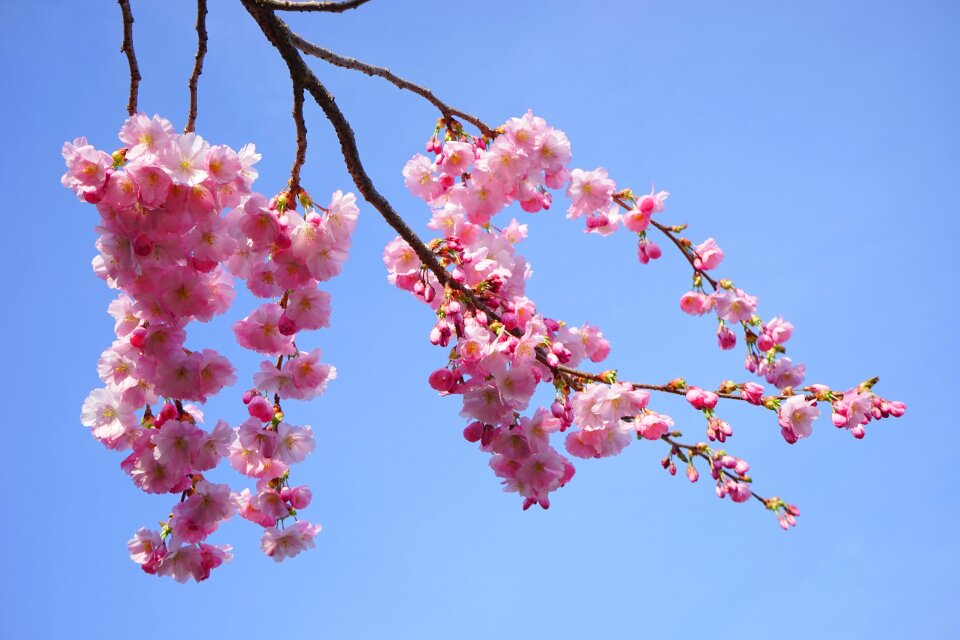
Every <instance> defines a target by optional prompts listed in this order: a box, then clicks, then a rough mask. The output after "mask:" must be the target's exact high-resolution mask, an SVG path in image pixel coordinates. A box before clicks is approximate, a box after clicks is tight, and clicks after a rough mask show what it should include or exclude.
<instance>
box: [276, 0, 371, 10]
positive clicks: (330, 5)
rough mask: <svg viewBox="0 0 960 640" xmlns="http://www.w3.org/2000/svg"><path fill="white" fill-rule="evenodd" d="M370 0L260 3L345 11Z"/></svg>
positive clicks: (279, 0) (294, 7) (290, 8)
mask: <svg viewBox="0 0 960 640" xmlns="http://www.w3.org/2000/svg"><path fill="white" fill-rule="evenodd" d="M368 2H370V0H344V1H343V2H291V1H290V0H259V4H260V5H261V6H263V7H266V8H268V9H274V10H276V11H323V12H325V13H343V12H344V11H348V10H350V9H356V8H357V7H359V6H361V5H365V4H367V3H368Z"/></svg>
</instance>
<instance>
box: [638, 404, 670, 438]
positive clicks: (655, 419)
mask: <svg viewBox="0 0 960 640" xmlns="http://www.w3.org/2000/svg"><path fill="white" fill-rule="evenodd" d="M672 426H673V419H672V418H671V417H670V416H668V415H665V414H662V413H657V412H655V411H647V412H645V413H644V414H643V415H642V416H640V418H639V420H636V422H635V427H636V430H637V433H639V434H640V435H641V436H642V437H644V438H646V439H647V440H659V439H660V438H662V437H663V436H665V435H667V433H669V432H670V428H671V427H672Z"/></svg>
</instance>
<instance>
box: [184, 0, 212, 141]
mask: <svg viewBox="0 0 960 640" xmlns="http://www.w3.org/2000/svg"><path fill="white" fill-rule="evenodd" d="M206 55H207V0H197V55H196V56H194V59H193V73H192V74H191V75H190V82H189V87H190V112H189V113H188V114H187V126H186V127H184V128H183V132H184V133H190V132H191V131H193V128H194V125H195V124H196V122H197V83H198V82H199V81H200V74H201V73H203V58H204V56H206Z"/></svg>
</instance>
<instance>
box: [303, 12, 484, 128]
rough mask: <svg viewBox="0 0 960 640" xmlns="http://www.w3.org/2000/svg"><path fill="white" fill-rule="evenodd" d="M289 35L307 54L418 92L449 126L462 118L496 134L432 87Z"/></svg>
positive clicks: (481, 121)
mask: <svg viewBox="0 0 960 640" xmlns="http://www.w3.org/2000/svg"><path fill="white" fill-rule="evenodd" d="M287 35H288V36H289V38H290V40H291V41H292V42H293V44H294V46H295V47H297V48H298V49H300V50H301V51H303V52H304V53H306V54H309V55H311V56H315V57H317V58H320V59H321V60H324V61H326V62H329V63H330V64H332V65H336V66H338V67H343V68H344V69H352V70H354V71H360V72H361V73H365V74H367V75H368V76H377V77H380V78H383V79H384V80H386V81H388V82H390V83H391V84H393V85H394V86H395V87H397V88H399V89H404V90H406V91H411V92H413V93H415V94H417V95H418V96H420V97H422V98H424V99H425V100H426V101H427V102H429V103H430V104H432V105H433V106H435V107H436V108H437V109H439V110H440V114H441V115H443V119H444V120H445V121H446V124H447V126H449V125H450V119H451V118H460V119H461V120H463V121H465V122H469V123H470V124H472V125H473V126H475V127H476V128H477V129H479V130H480V132H481V133H482V134H483V135H485V136H487V137H488V138H492V137H494V136H495V135H496V134H495V133H494V131H493V128H492V127H491V126H490V125H488V124H487V123H485V122H484V121H483V120H481V119H480V118H478V117H476V116H472V115H470V114H469V113H466V112H464V111H461V110H459V109H455V108H454V107H451V106H450V105H448V104H447V103H445V102H443V101H442V100H440V99H439V98H438V97H437V96H435V95H434V94H433V92H432V91H431V90H430V89H427V88H426V87H422V86H420V85H418V84H416V83H414V82H410V81H409V80H407V79H405V78H401V77H400V76H398V75H396V74H395V73H393V72H392V71H390V70H389V69H387V68H386V67H377V66H374V65H372V64H367V63H366V62H363V61H361V60H357V59H355V58H348V57H346V56H341V55H338V54H336V53H334V52H332V51H330V50H329V49H324V48H323V47H321V46H319V45H316V44H314V43H312V42H310V41H308V40H304V39H303V38H302V37H301V36H299V35H297V34H296V33H293V32H292V31H289V30H287Z"/></svg>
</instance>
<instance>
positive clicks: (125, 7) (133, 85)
mask: <svg viewBox="0 0 960 640" xmlns="http://www.w3.org/2000/svg"><path fill="white" fill-rule="evenodd" d="M117 4H118V5H120V12H121V13H122V14H123V43H122V44H121V45H120V51H122V52H123V53H125V54H127V64H128V65H129V66H130V97H129V99H128V100H127V115H131V116H132V115H133V114H135V113H136V112H137V92H138V91H139V89H140V79H141V76H140V67H139V65H137V54H136V53H134V51H133V12H132V11H130V0H117Z"/></svg>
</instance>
